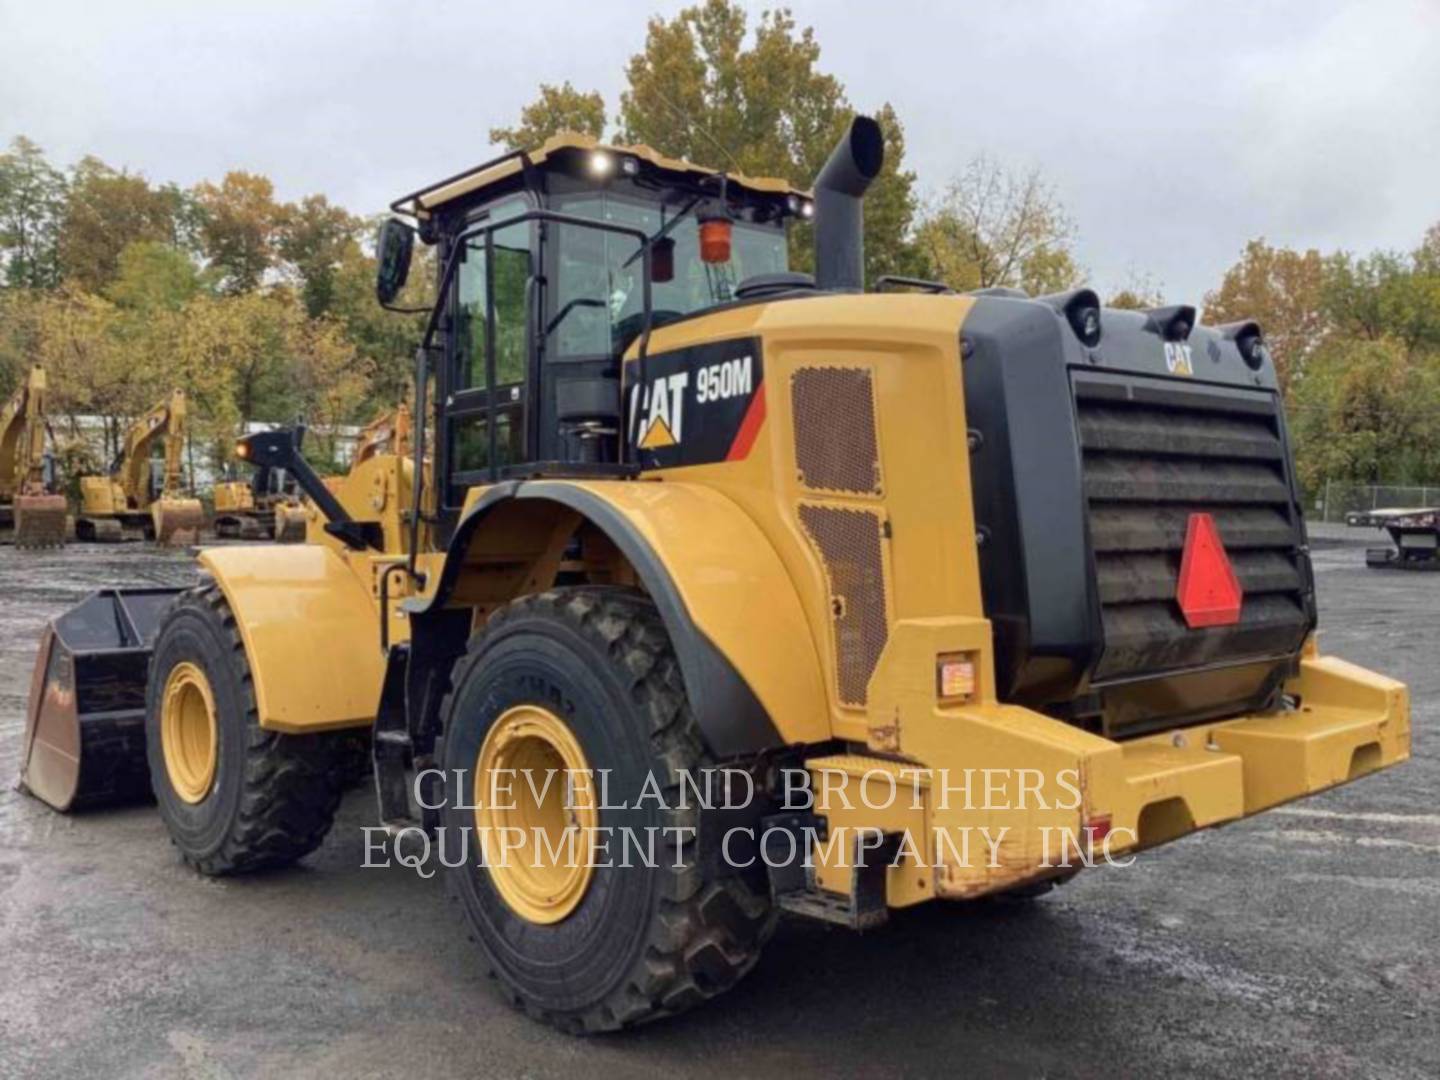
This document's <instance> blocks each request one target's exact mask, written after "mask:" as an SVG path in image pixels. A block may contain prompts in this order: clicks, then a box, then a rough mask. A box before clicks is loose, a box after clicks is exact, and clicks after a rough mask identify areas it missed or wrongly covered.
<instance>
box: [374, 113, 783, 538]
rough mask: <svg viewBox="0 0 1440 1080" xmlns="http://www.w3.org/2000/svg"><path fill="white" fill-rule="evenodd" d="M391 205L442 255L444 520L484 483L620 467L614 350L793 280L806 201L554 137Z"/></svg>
mask: <svg viewBox="0 0 1440 1080" xmlns="http://www.w3.org/2000/svg"><path fill="white" fill-rule="evenodd" d="M392 208H393V209H395V210H396V211H397V212H401V213H408V214H411V215H412V216H413V217H414V218H415V219H416V221H417V223H418V235H419V236H420V238H421V239H422V240H423V241H425V242H426V243H428V244H431V245H433V246H434V247H435V249H436V253H437V256H438V258H437V259H436V262H437V264H438V274H439V277H440V283H441V286H442V290H443V295H442V297H441V298H440V301H439V311H438V312H437V314H438V315H439V316H440V317H439V319H438V322H437V333H435V335H434V337H433V348H432V352H431V354H430V357H431V370H432V371H433V372H434V374H435V393H436V395H437V400H438V403H439V408H438V409H437V410H436V413H435V415H436V416H437V419H438V429H437V430H436V431H435V432H434V437H433V442H432V445H433V446H434V448H435V456H436V466H437V475H438V476H440V477H443V478H444V483H442V484H441V496H442V498H441V507H440V511H441V516H442V518H450V519H451V520H453V517H454V515H455V514H456V513H457V512H458V510H459V508H460V506H461V504H462V503H463V501H464V499H465V493H466V491H467V490H468V489H469V488H472V487H474V486H475V485H477V484H485V483H492V482H495V481H497V480H502V479H507V478H516V477H523V476H535V475H614V474H624V473H625V472H626V470H627V468H628V467H627V466H626V465H625V464H624V463H623V462H622V461H621V460H620V458H621V437H620V433H621V429H622V422H621V413H622V407H621V361H622V357H624V356H625V355H626V354H627V351H630V350H632V349H634V348H640V349H643V348H644V346H645V340H642V339H646V340H648V334H647V329H648V330H653V329H655V328H658V327H660V326H663V325H665V324H667V323H669V322H673V321H675V320H677V319H680V318H684V317H686V316H688V315H692V314H695V313H697V312H701V311H705V310H708V309H710V308H714V307H716V306H719V305H723V304H728V303H732V302H734V301H735V300H736V298H737V292H739V291H740V287H741V285H742V283H744V282H746V281H747V280H751V281H753V280H755V279H757V278H760V279H762V280H763V279H764V278H765V277H767V276H773V275H776V274H780V273H783V272H784V271H786V270H787V269H788V265H789V263H788V244H787V233H788V225H789V224H790V222H791V221H793V220H796V219H801V218H805V217H808V216H809V212H810V200H809V197H808V196H807V195H805V194H804V193H801V192H798V191H794V190H792V189H791V188H790V187H789V186H788V185H787V184H785V183H783V182H781V181H778V180H766V179H747V178H744V177H738V176H727V175H722V174H719V173H716V172H714V171H712V170H709V169H704V168H701V167H698V166H695V165H691V164H690V163H688V162H685V161H680V160H676V159H671V158H665V157H662V156H661V155H659V154H657V153H655V152H654V151H652V150H650V149H649V148H648V147H643V146H641V147H610V146H602V145H599V144H597V143H596V142H594V140H590V139H585V138H582V137H578V136H557V137H556V138H555V139H552V140H550V141H549V142H548V143H546V144H545V146H544V147H542V148H541V149H540V150H538V151H535V152H533V153H522V154H511V155H507V156H506V157H504V158H501V159H499V160H498V161H496V162H491V163H489V164H487V165H484V166H480V167H478V168H477V169H474V170H471V171H470V172H468V173H463V174H460V175H459V176H457V177H452V178H450V180H448V181H445V182H442V183H441V184H439V185H435V186H433V187H431V188H427V189H422V190H421V191H419V192H416V193H414V194H412V195H409V196H406V197H405V198H404V199H401V200H398V201H397V202H396V203H395V204H393V206H392ZM383 244H384V240H383V238H382V247H383ZM452 260H453V261H454V262H455V264H456V265H455V266H454V268H453V271H452V272H450V273H448V274H447V272H446V271H447V266H448V264H449V263H450V262H451V261H452ZM381 261H382V265H383V264H384V262H385V258H384V253H383V251H382V260H381ZM647 266H648V269H649V273H648V275H647V273H646V269H647ZM382 293H383V289H382ZM632 471H633V470H632Z"/></svg>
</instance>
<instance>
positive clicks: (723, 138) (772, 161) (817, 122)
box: [490, 0, 917, 278]
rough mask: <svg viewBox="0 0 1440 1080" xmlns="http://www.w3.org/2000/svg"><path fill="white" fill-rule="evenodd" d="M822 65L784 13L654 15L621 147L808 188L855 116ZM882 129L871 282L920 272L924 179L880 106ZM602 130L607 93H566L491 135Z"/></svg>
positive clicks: (717, 8) (726, 1) (722, 5)
mask: <svg viewBox="0 0 1440 1080" xmlns="http://www.w3.org/2000/svg"><path fill="white" fill-rule="evenodd" d="M819 65H820V45H819V43H818V42H817V41H816V39H815V32H814V30H813V29H811V28H809V27H805V28H803V29H802V28H799V27H797V25H796V23H795V20H794V18H793V17H792V16H791V14H790V12H789V11H787V10H784V9H781V10H778V11H767V12H764V13H762V14H761V15H760V17H759V18H758V20H756V22H755V24H754V26H753V27H752V26H751V25H750V22H749V19H748V17H747V15H746V12H745V9H744V8H743V7H741V6H740V5H739V4H738V3H735V2H733V0H705V2H704V3H701V4H697V5H695V6H693V7H689V8H685V9H684V10H682V11H680V12H679V13H678V14H676V15H675V16H674V17H673V18H664V17H661V16H657V17H655V18H653V19H651V20H650V22H649V24H648V25H647V27H646V35H645V43H644V46H643V48H642V49H641V51H640V52H638V53H636V54H635V55H634V56H632V57H631V58H630V61H629V63H628V64H627V65H626V67H625V77H626V85H625V89H624V91H623V92H622V93H621V96H620V110H619V115H618V116H617V117H616V122H617V124H618V126H619V131H618V138H619V140H620V141H621V142H627V143H646V144H648V145H650V146H653V147H655V148H656V149H657V150H660V151H661V152H663V153H666V154H670V155H673V156H675V157H683V158H688V159H689V160H691V161H697V162H705V163H707V164H708V165H710V166H712V167H714V168H716V169H725V170H728V171H730V172H737V173H743V174H745V175H747V176H775V177H780V178H782V179H784V180H787V181H789V182H790V183H792V184H794V185H796V186H797V187H807V186H809V184H810V181H811V179H812V178H813V177H814V176H815V174H816V173H817V172H819V170H820V167H821V166H822V165H823V164H824V163H825V159H826V157H827V156H828V155H829V153H830V151H831V149H832V148H833V147H834V145H835V143H836V142H837V141H838V140H839V138H840V135H841V134H842V133H843V132H844V130H845V127H846V125H847V124H848V123H849V122H850V119H851V117H852V116H854V115H855V111H856V110H855V107H854V106H853V105H851V103H850V101H849V99H848V98H847V97H846V94H845V88H844V86H843V85H842V84H841V83H840V81H839V80H838V79H837V78H835V76H833V75H830V74H828V73H826V72H824V71H822V70H821V69H820V66H819ZM875 118H876V119H877V120H879V121H880V124H881V126H882V128H884V130H885V136H886V140H885V141H886V147H885V165H884V169H883V170H882V172H881V174H880V176H879V177H878V178H877V179H876V181H875V183H874V184H873V185H872V186H871V189H870V192H869V194H868V195H867V196H866V200H865V266H866V273H867V275H868V276H869V277H871V278H874V277H877V276H879V275H880V274H883V273H914V272H915V271H916V269H917V263H916V260H915V255H914V251H913V249H912V248H911V247H910V245H909V244H908V242H907V236H908V232H909V229H910V225H911V221H912V219H913V218H914V214H915V195H914V186H915V174H914V173H912V172H910V171H909V170H907V169H906V168H905V167H904V159H905V131H904V128H903V127H902V126H901V124H900V121H899V118H898V117H897V116H896V115H895V111H894V109H892V108H891V107H890V106H889V105H881V106H880V107H879V108H878V109H877V110H876V112H875ZM604 121H605V116H604V102H603V99H602V98H601V97H600V95H599V94H598V93H594V92H582V91H580V90H577V89H575V88H574V87H573V86H571V85H570V84H569V83H565V84H563V85H561V86H559V87H555V86H551V85H542V86H541V87H540V95H539V97H538V98H537V99H536V100H535V101H534V102H532V103H531V104H530V105H527V106H526V107H525V108H524V109H523V110H522V111H521V114H520V123H519V124H518V125H516V126H515V127H511V128H495V129H492V131H491V132H490V137H491V139H492V140H494V141H497V142H500V143H503V144H504V145H506V146H508V147H510V148H512V149H513V148H515V147H518V146H532V145H535V144H537V143H540V142H543V141H544V140H545V139H546V138H548V137H549V136H550V135H553V134H554V133H555V132H557V131H560V130H563V129H565V128H569V129H572V130H578V131H581V132H583V133H585V134H589V135H595V136H597V137H598V136H599V135H600V134H601V132H602V131H603V129H604V126H605V123H604ZM811 260H812V250H811V244H810V230H809V227H808V226H802V225H798V224H797V225H796V227H795V231H794V233H793V237H792V243H791V264H792V265H793V266H794V267H795V268H796V269H800V270H805V269H809V268H810V266H811Z"/></svg>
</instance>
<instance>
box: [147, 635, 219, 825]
mask: <svg viewBox="0 0 1440 1080" xmlns="http://www.w3.org/2000/svg"><path fill="white" fill-rule="evenodd" d="M219 743H220V740H219V729H218V727H217V725H216V722H215V695H214V694H213V693H212V692H211V690H210V680H209V679H207V678H206V677H205V672H204V671H202V670H201V669H200V668H199V667H198V666H197V665H195V664H192V663H190V662H188V661H186V662H184V663H180V664H176V665H175V666H174V667H173V668H171V669H170V674H169V676H168V677H167V678H166V680H165V692H164V696H163V698H162V700H161V707H160V746H161V750H162V751H163V754H164V758H165V774H166V775H167V776H168V777H169V778H170V786H171V787H172V788H173V789H174V791H175V794H176V795H178V796H179V797H180V798H181V799H182V800H184V801H185V802H187V803H192V804H193V803H198V802H202V801H204V799H205V797H206V796H207V795H209V794H210V789H211V788H212V787H213V786H214V784H215V765H216V761H217V759H218V756H219Z"/></svg>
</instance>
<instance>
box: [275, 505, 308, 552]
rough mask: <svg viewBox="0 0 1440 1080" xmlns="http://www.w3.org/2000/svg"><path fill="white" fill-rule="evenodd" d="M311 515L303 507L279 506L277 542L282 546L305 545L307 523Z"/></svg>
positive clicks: (276, 512) (276, 519) (276, 528)
mask: <svg viewBox="0 0 1440 1080" xmlns="http://www.w3.org/2000/svg"><path fill="white" fill-rule="evenodd" d="M309 517H310V515H309V514H307V513H306V511H305V508H304V507H303V506H277V507H276V508H275V540H276V542H277V543H281V544H303V543H304V542H305V522H306V521H307V520H308V519H309Z"/></svg>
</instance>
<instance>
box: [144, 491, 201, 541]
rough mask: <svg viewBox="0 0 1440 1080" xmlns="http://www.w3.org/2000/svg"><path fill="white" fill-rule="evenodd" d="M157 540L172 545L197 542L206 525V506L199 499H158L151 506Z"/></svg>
mask: <svg viewBox="0 0 1440 1080" xmlns="http://www.w3.org/2000/svg"><path fill="white" fill-rule="evenodd" d="M150 514H151V518H152V520H153V521H154V523H155V542H156V543H157V544H167V545H169V546H171V547H184V546H185V545H187V544H194V543H197V542H198V541H199V539H200V530H201V529H203V528H204V527H205V508H204V507H203V506H201V505H200V500H199V499H170V498H161V499H156V500H155V502H154V503H152V504H151V506H150Z"/></svg>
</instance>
